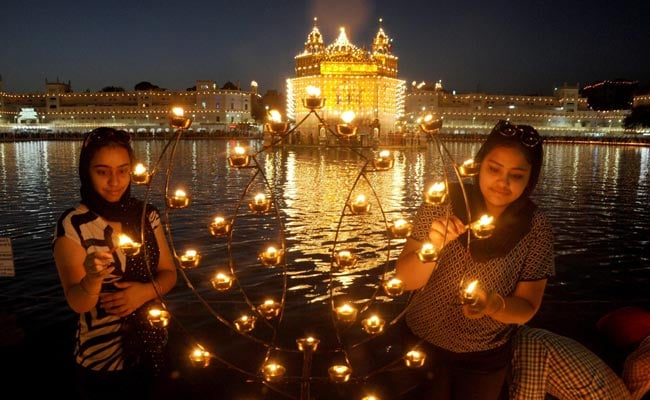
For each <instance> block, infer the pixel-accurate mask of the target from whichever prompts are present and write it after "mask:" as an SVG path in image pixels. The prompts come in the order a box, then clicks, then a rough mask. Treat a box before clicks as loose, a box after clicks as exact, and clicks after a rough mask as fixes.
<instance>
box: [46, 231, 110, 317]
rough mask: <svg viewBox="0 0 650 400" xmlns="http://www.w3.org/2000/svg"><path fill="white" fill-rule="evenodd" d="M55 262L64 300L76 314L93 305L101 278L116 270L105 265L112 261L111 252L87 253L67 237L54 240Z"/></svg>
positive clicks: (100, 286)
mask: <svg viewBox="0 0 650 400" xmlns="http://www.w3.org/2000/svg"><path fill="white" fill-rule="evenodd" d="M54 262H55V264H56V269H57V271H58V273H59V279H60V280H61V286H62V287H63V293H64V294H65V298H66V301H67V302H68V305H69V306H70V308H72V309H73V310H74V311H75V312H78V313H83V312H87V311H90V310H92V309H93V308H94V307H95V305H96V304H97V301H98V300H99V292H100V291H101V288H102V282H103V281H104V278H105V277H107V276H108V275H109V274H110V273H111V272H112V271H113V269H115V267H108V268H107V266H108V265H110V264H111V262H113V256H112V254H111V253H109V252H95V253H90V254H87V253H86V250H85V249H84V248H83V247H82V246H81V245H80V244H79V243H77V242H75V241H74V240H72V239H70V238H68V237H66V236H61V237H60V238H58V239H56V241H55V242H54Z"/></svg>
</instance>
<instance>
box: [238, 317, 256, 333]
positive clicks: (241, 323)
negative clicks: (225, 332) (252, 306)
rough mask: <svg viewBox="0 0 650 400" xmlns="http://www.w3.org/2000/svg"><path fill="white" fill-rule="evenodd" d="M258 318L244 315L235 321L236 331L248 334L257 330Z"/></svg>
mask: <svg viewBox="0 0 650 400" xmlns="http://www.w3.org/2000/svg"><path fill="white" fill-rule="evenodd" d="M256 321H257V318H256V317H255V316H254V315H242V316H241V317H239V318H237V319H236V320H234V321H233V323H234V325H235V329H237V332H239V333H247V332H250V331H252V330H253V329H255V322H256Z"/></svg>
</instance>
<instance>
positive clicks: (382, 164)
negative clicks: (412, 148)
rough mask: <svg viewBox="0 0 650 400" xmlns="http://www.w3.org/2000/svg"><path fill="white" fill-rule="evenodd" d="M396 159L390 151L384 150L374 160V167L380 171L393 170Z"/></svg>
mask: <svg viewBox="0 0 650 400" xmlns="http://www.w3.org/2000/svg"><path fill="white" fill-rule="evenodd" d="M394 161H395V160H394V158H393V155H392V154H391V152H390V151H388V150H382V151H380V152H379V153H378V154H377V156H375V158H374V159H373V160H372V166H373V167H374V168H375V169H376V170H379V171H385V170H388V169H391V168H392V167H393V164H394Z"/></svg>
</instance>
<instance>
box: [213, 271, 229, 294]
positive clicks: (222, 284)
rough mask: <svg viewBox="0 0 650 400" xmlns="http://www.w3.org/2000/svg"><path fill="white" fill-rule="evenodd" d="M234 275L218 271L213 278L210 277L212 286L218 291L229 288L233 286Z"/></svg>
mask: <svg viewBox="0 0 650 400" xmlns="http://www.w3.org/2000/svg"><path fill="white" fill-rule="evenodd" d="M232 281H233V279H232V276H230V274H227V273H225V272H217V273H216V274H215V275H214V276H213V277H212V279H210V283H211V284H212V287H213V288H215V289H216V290H218V291H224V290H228V289H230V288H231V287H232Z"/></svg>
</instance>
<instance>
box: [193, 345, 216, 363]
mask: <svg viewBox="0 0 650 400" xmlns="http://www.w3.org/2000/svg"><path fill="white" fill-rule="evenodd" d="M210 357H211V354H210V352H208V351H206V350H205V349H203V347H201V346H196V347H195V348H194V350H192V352H191V353H190V361H191V362H192V365H194V366H195V367H200V368H205V367H207V366H209V365H210Z"/></svg>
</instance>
